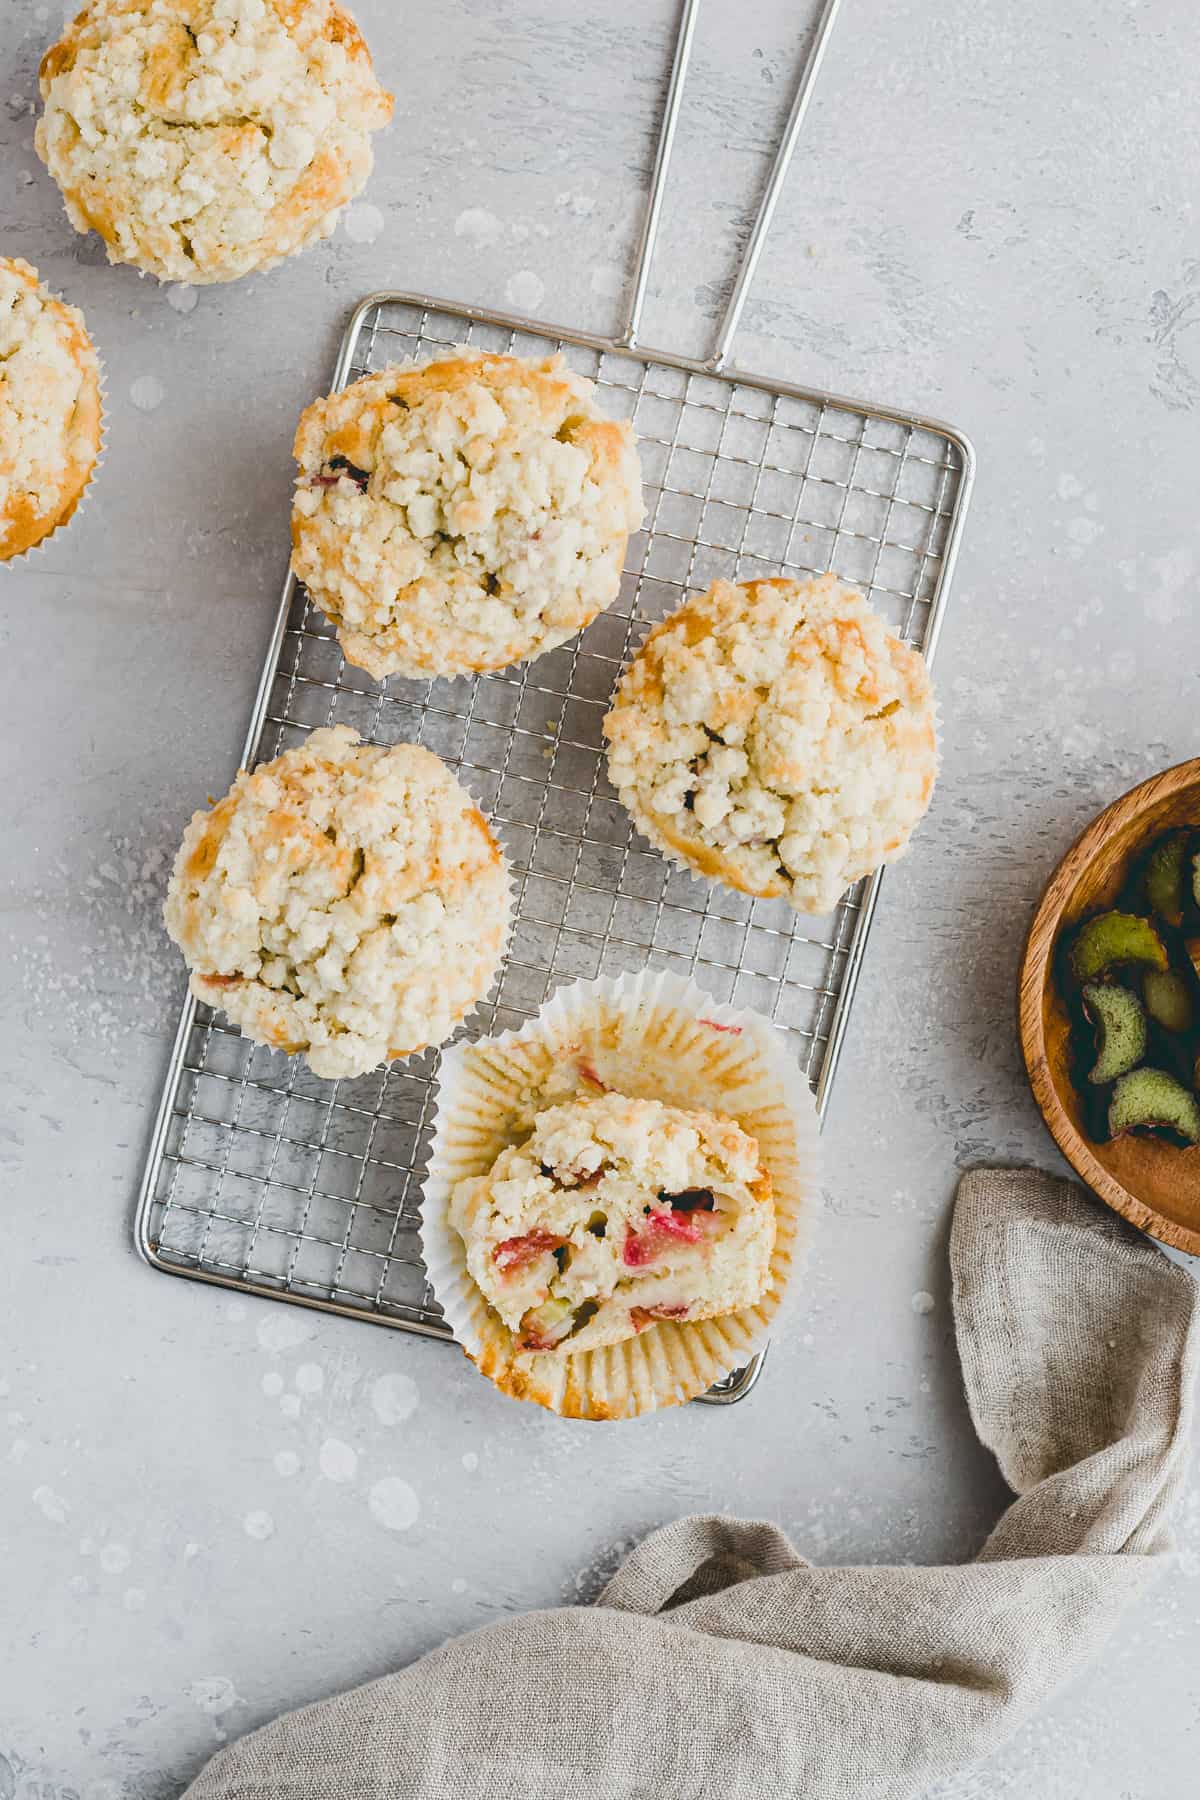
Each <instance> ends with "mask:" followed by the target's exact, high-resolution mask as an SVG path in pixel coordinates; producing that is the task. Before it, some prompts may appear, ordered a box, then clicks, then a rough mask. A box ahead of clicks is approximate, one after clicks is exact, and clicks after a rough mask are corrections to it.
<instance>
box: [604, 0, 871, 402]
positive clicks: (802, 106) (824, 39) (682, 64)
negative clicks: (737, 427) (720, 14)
mask: <svg viewBox="0 0 1200 1800" xmlns="http://www.w3.org/2000/svg"><path fill="white" fill-rule="evenodd" d="M841 4H842V0H825V6H824V9H823V10H822V13H821V16H820V19H819V20H818V22H817V29H816V35H815V37H814V38H813V43H812V48H811V50H810V51H809V54H808V60H807V62H806V63H805V66H804V69H803V72H802V74H801V76H800V82H799V85H798V86H797V88H796V95H795V98H794V99H793V101H792V110H791V112H790V113H789V114H788V121H787V124H786V126H785V127H784V131H783V136H782V137H781V138H780V140H779V147H778V149H777V150H776V152H775V160H774V162H773V163H772V165H771V173H770V175H769V176H768V178H767V185H766V187H765V189H764V190H763V197H762V199H761V201H760V202H759V207H758V213H757V215H756V216H755V220H754V227H753V230H752V231H751V233H750V237H749V241H748V242H747V244H746V249H745V253H744V255H743V256H742V260H741V265H740V267H739V269H738V272H737V279H736V280H735V281H734V284H733V292H732V293H731V294H730V296H729V302H728V305H727V306H726V308H725V314H724V317H723V318H722V320H721V323H720V326H719V327H718V330H717V335H716V339H715V341H714V343H713V348H712V352H711V354H710V355H709V356H708V357H707V358H706V365H707V367H708V368H710V369H714V370H716V369H721V368H724V366H725V363H726V360H727V359H728V356H729V352H730V349H731V348H732V346H733V340H734V336H735V334H736V332H737V328H738V324H739V321H740V320H741V316H742V308H743V307H744V306H745V304H746V299H747V296H748V294H749V292H750V284H751V282H752V281H753V280H754V273H755V270H756V269H757V267H758V259H759V257H760V256H761V255H762V252H763V246H764V244H765V243H766V241H767V233H768V232H769V231H770V229H771V220H772V218H773V217H774V215H775V208H776V206H777V204H778V202H779V196H780V194H781V193H782V192H783V184H784V182H785V181H786V179H787V172H788V167H789V165H790V163H791V160H792V155H793V152H794V151H795V148H796V143H797V141H798V139H799V136H800V128H801V126H802V125H803V123H804V115H805V114H806V113H807V111H808V103H809V101H810V100H811V98H812V94H813V89H814V88H815V87H816V84H817V77H818V75H819V74H820V72H821V64H822V63H823V62H824V60H825V51H826V49H827V48H828V45H829V39H830V37H831V35H832V33H833V26H834V22H835V20H836V18H837V15H838V11H839V9H840V7H841ZM700 6H701V0H684V4H683V10H682V12H681V13H680V17H679V32H678V35H677V37H676V39H675V56H674V59H673V61H672V63H671V85H670V87H669V89H668V91H667V105H666V110H665V112H664V114H663V122H662V126H661V128H660V130H659V134H658V149H657V152H656V154H655V158H654V173H653V175H652V176H651V180H650V195H649V199H648V200H647V202H646V213H645V217H644V219H643V221H642V231H641V238H640V240H639V243H638V250H637V265H636V267H637V274H636V277H635V280H634V286H633V296H632V298H631V300H630V302H629V310H628V312H627V313H626V315H625V330H624V332H623V333H622V336H621V340H620V341H621V342H622V343H623V344H625V345H627V346H628V347H629V348H630V349H632V348H633V346H634V345H635V344H636V343H637V341H638V332H639V330H640V329H641V323H642V309H643V307H644V305H645V303H646V293H647V289H648V288H649V285H650V271H651V268H652V267H653V263H654V250H655V245H656V243H657V240H658V228H659V224H660V222H661V218H662V208H663V198H664V195H665V193H666V187H667V175H668V171H669V169H670V165H671V153H672V151H673V150H674V148H675V129H676V126H677V125H678V123H679V114H680V112H681V110H682V107H683V92H684V87H685V86H686V83H687V71H688V63H689V62H690V60H691V55H692V41H693V39H694V37H695V35H696V22H697V20H698V18H699V16H700Z"/></svg>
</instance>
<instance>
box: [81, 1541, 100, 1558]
mask: <svg viewBox="0 0 1200 1800" xmlns="http://www.w3.org/2000/svg"><path fill="white" fill-rule="evenodd" d="M79 1554H80V1556H95V1554H96V1540H95V1538H94V1537H91V1536H89V1537H81V1538H80V1540H79Z"/></svg>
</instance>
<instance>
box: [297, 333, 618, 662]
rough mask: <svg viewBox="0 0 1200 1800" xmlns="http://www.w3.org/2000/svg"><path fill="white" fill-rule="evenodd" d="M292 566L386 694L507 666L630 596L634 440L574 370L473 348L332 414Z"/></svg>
mask: <svg viewBox="0 0 1200 1800" xmlns="http://www.w3.org/2000/svg"><path fill="white" fill-rule="evenodd" d="M295 455H296V461H297V462H298V463H299V465H300V474H299V476H298V478H297V482H296V494H295V501H294V505H293V510H292V544H293V559H292V566H293V568H294V569H295V571H296V574H297V575H298V576H299V577H300V579H301V580H302V581H303V582H304V583H305V586H306V587H307V588H308V591H309V593H310V594H311V595H312V597H313V599H314V600H315V601H316V603H317V604H318V605H319V606H321V607H322V608H323V609H324V611H325V612H326V613H327V614H328V616H329V617H330V619H332V620H333V622H334V624H335V625H336V626H337V632H338V638H339V640H340V642H341V644H342V647H343V649H344V650H345V652H346V656H347V657H348V659H349V660H350V661H351V662H352V663H354V664H356V665H357V666H358V667H359V668H361V669H366V670H367V672H368V673H369V674H371V675H373V676H375V677H377V678H378V679H382V678H383V677H384V676H387V675H407V676H412V677H417V678H421V677H428V676H431V675H459V674H468V673H472V672H474V671H477V670H482V669H502V668H505V667H507V666H508V664H510V663H513V662H516V661H518V660H520V659H522V658H525V657H531V656H538V655H540V654H541V653H542V652H543V651H545V650H549V649H552V648H553V647H554V646H555V645H556V644H561V643H563V642H564V641H565V640H566V639H567V638H569V637H571V636H572V635H573V634H574V633H575V632H577V631H579V630H581V629H582V627H583V626H584V625H586V624H588V623H589V622H590V621H591V620H592V619H594V618H595V617H596V615H597V613H599V612H601V611H602V610H603V609H604V607H606V606H608V605H609V604H610V602H611V601H612V600H614V599H615V598H616V594H617V591H618V588H619V586H620V581H621V570H622V566H623V563H624V558H625V546H626V542H627V539H628V536H629V533H630V532H631V531H633V530H635V529H636V527H637V526H638V525H639V524H640V523H641V517H642V500H641V479H640V472H639V468H638V462H637V455H636V452H635V450H634V447H633V433H632V430H631V428H630V426H629V425H628V424H627V423H625V422H620V423H618V422H617V421H615V420H612V419H609V418H607V417H605V416H604V415H603V414H602V413H601V412H600V411H599V409H598V408H597V406H596V404H595V400H594V390H593V388H592V385H591V383H590V382H588V381H585V380H584V379H583V378H582V377H581V376H578V375H575V374H573V373H572V372H571V371H570V370H569V369H567V368H566V367H565V366H564V364H563V361H562V358H561V357H558V356H552V357H546V358H545V359H543V360H541V361H527V360H523V359H521V358H520V357H515V356H493V355H487V354H483V353H480V352H478V351H474V350H470V349H465V348H464V349H459V350H454V351H452V352H450V353H449V354H448V355H445V356H441V357H437V358H435V359H434V360H432V361H430V362H426V363H421V364H417V363H406V364H403V365H400V366H397V367H393V368H389V369H385V370H382V371H381V372H380V373H379V374H376V375H368V376H366V377H364V378H363V379H362V380H361V381H357V382H355V383H354V384H353V386H351V387H349V388H346V389H345V390H344V391H343V392H342V393H340V394H332V395H330V396H329V397H328V398H326V399H322V400H317V401H315V402H314V403H313V405H312V406H310V407H309V408H308V409H307V411H306V412H305V413H304V415H303V417H302V418H301V420H300V426H299V429H298V431H297V433H296V443H295Z"/></svg>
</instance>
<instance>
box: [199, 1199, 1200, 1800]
mask: <svg viewBox="0 0 1200 1800" xmlns="http://www.w3.org/2000/svg"><path fill="white" fill-rule="evenodd" d="M950 1258H951V1265H952V1270H953V1276H954V1312H955V1323H956V1327H957V1332H958V1347H959V1354H960V1356H961V1358H962V1367H963V1378H964V1381H965V1383H966V1390H967V1399H968V1402H969V1404H970V1408H971V1417H972V1419H973V1420H974V1423H975V1427H976V1430H977V1431H978V1432H979V1435H980V1437H981V1438H982V1439H983V1441H984V1443H985V1444H987V1445H988V1446H989V1447H990V1448H991V1449H992V1450H993V1451H994V1452H995V1455H996V1457H997V1459H998V1460H999V1463H1000V1467H1001V1469H1002V1471H1003V1473H1004V1475H1005V1478H1006V1479H1007V1481H1008V1482H1009V1484H1010V1486H1011V1487H1012V1488H1013V1489H1014V1490H1015V1491H1016V1494H1017V1495H1018V1498H1017V1499H1016V1500H1015V1501H1014V1503H1013V1505H1012V1506H1011V1507H1010V1508H1009V1510H1008V1512H1007V1513H1005V1515H1004V1517H1003V1518H1002V1519H1001V1521H1000V1523H999V1525H998V1526H997V1527H996V1530H995V1531H994V1532H993V1533H992V1535H991V1537H990V1538H989V1539H988V1541H987V1543H986V1544H985V1546H984V1548H983V1550H982V1551H981V1553H980V1555H979V1557H978V1559H977V1560H976V1561H975V1562H973V1563H970V1564H968V1565H967V1566H965V1567H963V1568H934V1569H914V1568H844V1569H821V1568H813V1567H811V1566H810V1565H809V1564H808V1563H806V1562H805V1561H804V1559H803V1558H802V1557H800V1556H799V1555H797V1553H796V1551H795V1550H794V1549H793V1548H792V1546H791V1544H790V1543H789V1542H788V1540H787V1539H786V1538H785V1537H784V1536H783V1534H782V1533H781V1532H779V1531H777V1530H776V1529H775V1528H774V1526H771V1525H763V1524H743V1523H739V1522H737V1521H735V1520H732V1519H721V1518H691V1519H681V1520H680V1521H679V1522H678V1523H677V1524H674V1525H668V1526H666V1527H664V1528H663V1529H662V1530H661V1531H657V1532H655V1533H654V1534H653V1535H652V1536H651V1537H649V1538H647V1539H646V1541H645V1542H644V1543H643V1544H642V1545H640V1547H639V1548H638V1549H637V1550H636V1551H635V1552H634V1554H633V1555H632V1556H631V1557H630V1559H629V1561H628V1562H627V1563H626V1564H625V1566H624V1567H623V1568H622V1569H621V1570H620V1571H619V1572H618V1574H617V1575H616V1577H615V1579H614V1580H613V1581H612V1582H611V1583H610V1584H609V1586H608V1587H607V1588H606V1589H605V1591H604V1593H603V1594H602V1596H601V1598H600V1601H599V1603H598V1604H597V1605H596V1606H594V1607H567V1608H563V1609H562V1610H560V1611H556V1612H542V1613H530V1614H527V1615H524V1616H522V1617H518V1618H511V1619H505V1620H502V1621H501V1622H500V1623H498V1624H494V1625H491V1626H488V1627H487V1628H486V1629H484V1630H482V1631H478V1632H475V1633H473V1634H472V1635H471V1636H469V1637H464V1638H457V1639H454V1640H453V1641H452V1642H450V1643H448V1644H446V1645H444V1646H443V1647H442V1648H441V1649H440V1650H437V1651H435V1652H434V1653H433V1654H432V1655H430V1656H426V1657H423V1658H422V1660H421V1661H420V1662H417V1663H414V1664H413V1665H412V1666H411V1667H409V1668H406V1669H402V1670H401V1671H400V1672H399V1673H397V1674H395V1675H389V1676H387V1677H385V1678H384V1679H383V1680H382V1681H376V1682H374V1683H372V1684H371V1685H370V1686H369V1687H364V1688H359V1689H356V1690H355V1691H354V1692H352V1693H349V1694H344V1695H342V1696H341V1698H339V1699H335V1700H329V1701H325V1702H323V1703H322V1704H320V1705H317V1706H310V1707H307V1708H306V1709H305V1710H304V1711H302V1712H297V1713H292V1714H290V1715H289V1716H288V1717H286V1718H283V1719H280V1720H279V1721H278V1722H277V1723H276V1724H274V1725H270V1726H268V1727H267V1728H266V1729H265V1730H262V1731H259V1732H256V1733H255V1734H254V1735H253V1736H251V1737H248V1738H246V1739H244V1740H243V1741H242V1742H241V1743H238V1744H234V1745H232V1746H231V1747H230V1748H229V1749H227V1750H224V1751H222V1753H221V1754H220V1755H219V1756H218V1757H217V1758H216V1760H215V1761H214V1762H212V1763H210V1764H209V1766H208V1768H207V1769H206V1770H205V1771H204V1773H203V1774H202V1775H201V1776H200V1778H199V1779H198V1780H197V1781H196V1782H195V1783H194V1784H193V1786H192V1787H191V1788H189V1790H188V1800H234V1797H235V1796H236V1800H267V1797H268V1796H270V1797H271V1800H283V1797H286V1800H358V1797H359V1796H362V1797H364V1800H365V1797H367V1796H370V1800H385V1797H386V1800H407V1797H408V1796H417V1795H420V1796H422V1797H423V1800H425V1797H429V1800H443V1797H444V1800H452V1797H453V1800H457V1797H458V1796H469V1797H470V1800H581V1796H586V1797H587V1800H593V1797H594V1800H774V1797H775V1796H784V1795H787V1796H804V1797H805V1800H904V1797H905V1796H911V1795H915V1794H918V1793H919V1792H920V1791H921V1790H922V1789H924V1788H926V1787H927V1786H929V1785H930V1784H931V1783H933V1782H934V1781H936V1780H938V1779H940V1778H943V1777H945V1776H947V1775H949V1774H951V1773H952V1772H953V1771H954V1770H956V1769H959V1768H961V1767H962V1766H963V1765H964V1764H966V1763H969V1762H971V1761H973V1760H975V1759H976V1758H977V1757H980V1756H982V1755H984V1754H986V1753H987V1752H988V1751H990V1750H992V1749H994V1748H995V1746H996V1745H997V1744H999V1743H1000V1742H1001V1741H1002V1740H1003V1739H1004V1738H1005V1737H1006V1736H1007V1735H1008V1734H1009V1733H1010V1732H1011V1731H1012V1730H1013V1729H1014V1728H1015V1726H1016V1725H1017V1724H1018V1723H1019V1722H1020V1721H1021V1719H1022V1718H1023V1717H1024V1716H1025V1715H1026V1714H1027V1713H1029V1712H1030V1711H1031V1710H1032V1709H1033V1708H1034V1707H1036V1706H1037V1705H1038V1704H1039V1703H1040V1702H1041V1701H1043V1700H1044V1699H1045V1698H1046V1696H1047V1695H1048V1694H1049V1693H1051V1692H1052V1691H1053V1689H1055V1688H1056V1687H1058V1686H1059V1684H1060V1683H1061V1682H1063V1681H1064V1680H1065V1679H1066V1678H1067V1677H1068V1676H1069V1675H1071V1674H1072V1673H1073V1672H1074V1671H1075V1670H1076V1669H1078V1667H1079V1665H1080V1664H1081V1663H1082V1662H1083V1661H1084V1660H1085V1658H1087V1657H1088V1656H1090V1655H1092V1654H1093V1653H1094V1652H1095V1651H1096V1650H1097V1649H1098V1648H1099V1647H1100V1645H1101V1644H1102V1643H1103V1642H1104V1640H1105V1638H1106V1637H1107V1636H1108V1634H1109V1632H1110V1631H1111V1630H1112V1627H1113V1625H1114V1624H1115V1623H1116V1621H1117V1619H1118V1618H1119V1617H1120V1614H1121V1612H1122V1611H1123V1610H1124V1608H1125V1607H1127V1606H1128V1605H1129V1604H1130V1603H1131V1602H1132V1601H1134V1600H1136V1599H1137V1598H1138V1596H1139V1595H1140V1594H1141V1593H1142V1591H1143V1589H1144V1588H1145V1587H1146V1586H1147V1584H1148V1583H1149V1582H1150V1581H1151V1580H1152V1579H1153V1578H1154V1576H1155V1575H1157V1574H1158V1573H1159V1571H1160V1570H1161V1569H1162V1567H1163V1564H1164V1559H1165V1558H1166V1555H1167V1552H1168V1551H1169V1549H1170V1547H1171V1545H1170V1536H1169V1533H1168V1529H1167V1518H1168V1514H1169V1512H1170V1508H1171V1505H1172V1503H1173V1501H1174V1499H1175V1497H1176V1494H1177V1491H1178V1489H1179V1487H1180V1484H1181V1481H1182V1478H1183V1473H1184V1468H1185V1456H1186V1449H1187V1435H1188V1426H1189V1414H1190V1396H1191V1389H1192V1384H1193V1380H1194V1377H1195V1372H1196V1364H1197V1360H1198V1357H1200V1329H1198V1328H1197V1323H1196V1321H1197V1289H1196V1286H1195V1284H1194V1283H1193V1281H1192V1279H1191V1277H1190V1276H1189V1275H1188V1274H1187V1273H1185V1271H1184V1270H1183V1269H1181V1268H1178V1267H1176V1266H1174V1265H1173V1264H1172V1263H1170V1262H1169V1261H1168V1260H1167V1259H1166V1258H1165V1257H1164V1256H1162V1255H1161V1254H1160V1253H1159V1251H1157V1250H1156V1249H1155V1248H1154V1247H1153V1246H1152V1245H1151V1244H1149V1243H1148V1242H1146V1241H1145V1240H1144V1239H1143V1238H1141V1237H1139V1236H1138V1235H1137V1234H1136V1233H1135V1232H1133V1231H1132V1230H1130V1229H1129V1228H1127V1227H1126V1226H1124V1225H1123V1224H1122V1223H1121V1222H1120V1221H1119V1220H1118V1219H1115V1218H1113V1217H1111V1216H1110V1215H1109V1214H1107V1213H1106V1212H1104V1211H1102V1210H1101V1208H1100V1207H1099V1206H1097V1205H1096V1204H1094V1203H1093V1202H1092V1201H1090V1200H1089V1199H1088V1198H1087V1197H1086V1196H1085V1195H1084V1194H1083V1193H1082V1192H1081V1191H1080V1190H1079V1189H1077V1188H1074V1187H1072V1186H1071V1185H1069V1184H1068V1183H1066V1182H1062V1181H1055V1180H1051V1179H1050V1178H1049V1177H1047V1176H1044V1175H1037V1174H1032V1173H1029V1172H1026V1171H1017V1170H979V1171H976V1172H974V1173H972V1174H969V1175H967V1176H965V1177H964V1178H963V1180H962V1182H961V1184H960V1186H959V1190H958V1200H957V1203H956V1207H955V1214H954V1227H953V1232H952V1237H951V1245H950ZM768 1379H769V1375H768ZM617 1429H619V1427H618V1428H617ZM801 1453H802V1446H800V1445H799V1444H797V1445H796V1454H797V1455H799V1454H801Z"/></svg>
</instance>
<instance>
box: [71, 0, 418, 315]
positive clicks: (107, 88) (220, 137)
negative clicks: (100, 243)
mask: <svg viewBox="0 0 1200 1800" xmlns="http://www.w3.org/2000/svg"><path fill="white" fill-rule="evenodd" d="M39 73H40V84H41V91H42V98H43V100H44V101H45V111H44V113H43V115H42V117H41V118H40V119H39V121H38V125H37V131H36V137H35V142H36V146H37V152H38V155H39V156H40V157H41V159H42V161H43V162H44V163H45V164H46V167H47V168H48V169H49V171H50V173H51V174H52V175H53V177H54V179H55V181H56V182H57V183H58V185H59V188H60V189H61V190H62V195H63V199H64V201H65V203H66V208H67V213H68V216H69V217H70V220H71V223H72V224H73V225H74V226H75V228H76V230H77V231H98V232H99V233H100V236H101V237H102V238H103V239H104V241H105V244H106V245H107V248H108V257H109V261H110V262H125V263H133V264H134V265H135V266H136V267H137V268H139V269H142V270H144V271H146V272H148V273H149V274H152V275H157V276H158V277H159V279H160V280H161V281H185V282H213V281H232V280H234V279H235V278H236V277H237V276H240V275H246V274H249V273H251V272H252V271H254V270H259V269H269V268H272V267H273V266H274V265H275V264H276V263H278V262H279V261H281V260H282V258H283V257H285V256H289V255H291V254H292V252H293V251H296V250H301V249H303V248H304V247H305V246H306V245H308V244H311V243H313V242H314V241H315V240H316V239H318V238H322V237H328V236H329V233H330V232H331V231H332V230H333V227H334V224H335V223H336V219H337V213H338V211H339V209H340V208H341V207H342V206H344V205H345V203H346V202H347V201H348V200H350V199H352V198H353V196H354V195H355V194H357V193H358V192H359V191H360V189H361V188H362V187H363V185H364V183H365V182H366V179H367V177H368V175H369V174H370V172H371V161H372V157H371V141H370V139H371V133H372V132H373V131H377V130H378V129H379V128H380V127H381V126H383V125H386V124H387V123H388V120H389V119H390V118H391V113H392V97H391V95H390V94H388V93H386V92H385V90H384V89H383V88H382V87H380V85H379V83H378V81H377V80H376V79H375V74H374V71H373V70H372V67H371V58H370V55H369V53H368V51H367V47H366V44H365V43H364V42H363V39H362V35H361V33H360V32H359V30H358V27H357V25H356V24H355V22H354V19H353V18H352V17H351V15H350V13H348V12H347V11H346V10H345V8H344V7H342V6H341V5H340V4H338V0H89V4H88V5H86V6H85V7H84V8H83V10H82V12H80V13H79V14H78V15H77V16H76V18H75V19H74V21H73V22H72V23H71V24H69V25H68V26H67V27H66V29H65V30H64V32H63V35H62V37H61V38H60V39H59V41H58V42H57V43H56V44H54V45H52V46H51V48H50V49H49V50H47V52H46V54H45V56H44V57H43V58H42V63H41V69H40V72H39Z"/></svg>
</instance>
